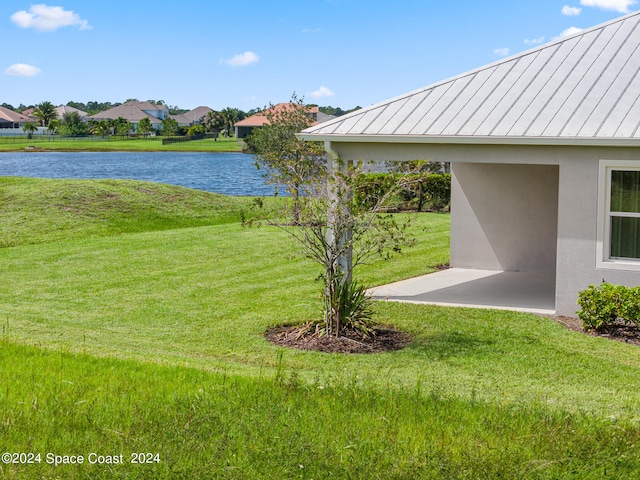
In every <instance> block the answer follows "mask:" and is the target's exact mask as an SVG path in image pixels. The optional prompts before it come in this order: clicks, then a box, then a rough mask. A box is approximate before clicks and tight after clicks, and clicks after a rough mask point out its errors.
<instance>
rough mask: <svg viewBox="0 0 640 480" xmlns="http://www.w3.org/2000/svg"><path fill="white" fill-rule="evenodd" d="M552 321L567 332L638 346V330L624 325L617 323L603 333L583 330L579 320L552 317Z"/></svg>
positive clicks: (639, 338) (639, 337) (639, 331)
mask: <svg viewBox="0 0 640 480" xmlns="http://www.w3.org/2000/svg"><path fill="white" fill-rule="evenodd" d="M554 319H555V320H556V321H557V322H558V323H560V324H562V325H564V326H565V327H567V328H568V329H569V330H574V331H576V332H582V333H586V334H587V335H593V336H594V337H602V338H608V339H610V340H616V341H618V342H624V343H631V344H633V345H640V330H638V329H637V328H636V327H632V326H630V325H626V324H624V323H618V324H616V325H615V326H614V327H613V328H611V329H609V330H607V331H605V332H596V331H585V330H584V328H582V320H580V319H579V318H568V317H554Z"/></svg>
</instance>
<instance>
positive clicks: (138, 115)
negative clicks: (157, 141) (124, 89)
mask: <svg viewBox="0 0 640 480" xmlns="http://www.w3.org/2000/svg"><path fill="white" fill-rule="evenodd" d="M120 117H122V118H124V119H125V120H128V121H129V122H131V123H132V124H133V126H134V128H136V129H137V128H138V123H140V120H142V119H143V118H148V119H149V121H150V122H151V125H152V126H153V128H154V129H159V128H160V127H162V120H164V119H165V118H167V117H169V109H168V108H167V106H166V105H155V104H153V103H150V102H127V103H123V104H122V105H119V106H117V107H113V108H110V109H109V110H105V111H104V112H99V113H96V114H95V115H91V116H89V117H87V120H97V121H100V120H116V119H118V118H120Z"/></svg>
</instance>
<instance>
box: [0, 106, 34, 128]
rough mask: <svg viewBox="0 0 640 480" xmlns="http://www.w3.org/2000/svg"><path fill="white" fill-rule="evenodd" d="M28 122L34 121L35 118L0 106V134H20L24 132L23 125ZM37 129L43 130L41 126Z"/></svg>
mask: <svg viewBox="0 0 640 480" xmlns="http://www.w3.org/2000/svg"><path fill="white" fill-rule="evenodd" d="M30 122H31V123H36V122H37V120H36V119H35V118H32V117H29V116H27V115H24V114H22V113H18V112H14V111H13V110H10V109H8V108H5V107H2V106H0V135H9V134H11V135H16V134H17V135H22V134H24V131H23V130H22V129H23V127H24V126H25V124H27V123H30ZM39 130H42V131H44V129H42V128H39Z"/></svg>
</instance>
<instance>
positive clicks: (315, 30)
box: [302, 28, 322, 33]
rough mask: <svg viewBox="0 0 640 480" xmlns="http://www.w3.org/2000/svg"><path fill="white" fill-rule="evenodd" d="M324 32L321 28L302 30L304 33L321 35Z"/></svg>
mask: <svg viewBox="0 0 640 480" xmlns="http://www.w3.org/2000/svg"><path fill="white" fill-rule="evenodd" d="M321 31H322V30H320V29H319V28H303V29H302V33H319V32H321Z"/></svg>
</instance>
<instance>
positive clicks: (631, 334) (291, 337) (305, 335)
mask: <svg viewBox="0 0 640 480" xmlns="http://www.w3.org/2000/svg"><path fill="white" fill-rule="evenodd" d="M551 318H553V319H554V320H555V321H556V322H558V323H560V324H561V325H563V326H564V327H566V328H568V329H569V330H573V331H576V332H581V333H584V334H586V335H592V336H594V337H602V338H608V339H610V340H615V341H618V342H624V343H630V344H632V345H638V346H640V330H638V329H637V328H634V327H630V326H627V325H623V324H620V325H617V326H616V327H615V328H613V329H611V330H609V331H607V332H585V331H584V329H583V328H582V320H580V319H578V318H569V317H560V316H556V317H551ZM374 331H375V335H374V336H372V337H365V338H362V336H360V335H358V334H356V333H355V332H347V333H345V335H343V336H340V337H328V336H319V335H317V334H315V333H314V332H312V331H310V330H309V329H308V328H307V327H306V326H302V327H301V326H299V325H293V326H280V327H273V328H270V329H269V330H267V332H266V333H265V335H264V336H265V338H266V339H267V340H269V341H270V342H271V343H273V344H275V345H279V346H281V347H287V348H297V349H298V350H313V351H318V352H325V353H347V354H353V353H381V352H391V351H394V350H401V349H403V348H405V347H406V346H407V345H409V344H410V343H411V342H412V341H413V337H412V336H411V335H410V334H409V333H407V332H402V331H400V330H396V329H395V328H393V327H389V326H385V325H379V326H378V327H376V328H375V329H374Z"/></svg>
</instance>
